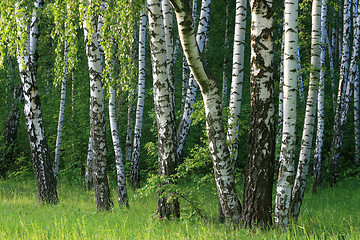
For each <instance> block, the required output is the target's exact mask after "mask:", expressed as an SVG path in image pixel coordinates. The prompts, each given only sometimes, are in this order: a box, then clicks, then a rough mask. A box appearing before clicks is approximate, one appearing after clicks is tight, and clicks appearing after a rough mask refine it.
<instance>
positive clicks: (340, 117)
mask: <svg viewBox="0 0 360 240" xmlns="http://www.w3.org/2000/svg"><path fill="white" fill-rule="evenodd" d="M359 9H360V8H359ZM359 9H358V12H357V13H358V16H357V21H356V23H355V26H354V33H355V34H354V41H353V49H352V56H351V64H350V68H349V76H348V84H347V85H346V90H345V92H344V100H343V104H342V108H341V109H338V108H339V106H338V107H337V109H336V110H337V111H336V114H335V122H334V136H333V139H332V143H331V146H332V155H331V159H330V169H329V182H330V185H331V186H333V185H335V184H336V183H337V181H338V171H339V157H340V154H341V147H342V142H343V138H344V131H345V127H346V123H347V116H348V114H349V108H350V104H351V100H352V99H351V98H352V94H353V88H354V82H355V78H356V76H357V69H358V54H359V40H360V39H359V38H360V37H359V35H360V34H359V33H360V31H359V25H360V12H359Z"/></svg>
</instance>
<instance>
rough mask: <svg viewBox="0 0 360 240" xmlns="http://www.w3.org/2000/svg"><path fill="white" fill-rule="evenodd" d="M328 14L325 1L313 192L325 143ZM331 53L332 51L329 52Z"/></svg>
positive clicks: (319, 183) (322, 11) (318, 184)
mask: <svg viewBox="0 0 360 240" xmlns="http://www.w3.org/2000/svg"><path fill="white" fill-rule="evenodd" d="M326 15H327V2H325V1H324V2H323V3H322V6H321V53H320V67H321V68H320V81H319V92H318V101H317V107H318V110H317V118H318V119H317V131H316V147H315V154H314V165H313V168H314V183H313V193H317V190H318V188H319V187H320V185H321V181H322V178H321V162H322V148H323V145H324V128H325V121H324V113H325V109H324V108H325V101H324V100H325V96H324V94H325V44H326ZM329 54H331V53H329Z"/></svg>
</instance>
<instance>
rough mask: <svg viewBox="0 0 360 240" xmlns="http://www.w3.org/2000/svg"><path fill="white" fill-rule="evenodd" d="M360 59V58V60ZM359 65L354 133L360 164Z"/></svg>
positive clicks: (356, 153)
mask: <svg viewBox="0 0 360 240" xmlns="http://www.w3.org/2000/svg"><path fill="white" fill-rule="evenodd" d="M358 61H359V60H358ZM359 78H360V76H359V67H357V73H356V77H355V82H354V128H355V130H354V132H355V133H354V135H355V164H356V165H357V166H359V164H360V112H359V110H360V109H359V107H360V88H359V81H360V80H359Z"/></svg>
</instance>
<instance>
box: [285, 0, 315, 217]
mask: <svg viewBox="0 0 360 240" xmlns="http://www.w3.org/2000/svg"><path fill="white" fill-rule="evenodd" d="M320 20H321V0H314V1H313V3H312V33H311V66H312V72H311V73H310V82H309V91H308V97H307V102H306V112H305V120H304V127H303V135H302V139H301V148H300V157H299V163H298V167H297V172H296V177H295V183H294V187H293V190H292V196H291V213H292V216H293V217H294V218H295V219H297V217H298V216H299V212H300V207H301V203H302V200H303V198H304V191H305V186H306V180H307V178H306V177H307V173H308V170H309V162H310V155H311V147H312V140H313V132H314V125H315V113H316V104H317V95H318V82H319V73H320V42H321V36H320V34H321V26H320V23H321V21H320Z"/></svg>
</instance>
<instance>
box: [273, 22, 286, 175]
mask: <svg viewBox="0 0 360 240" xmlns="http://www.w3.org/2000/svg"><path fill="white" fill-rule="evenodd" d="M282 29H283V34H282V40H281V54H280V79H279V108H278V122H277V130H276V142H275V144H276V145H275V156H276V158H275V168H274V169H275V172H278V169H279V166H280V152H281V140H282V135H283V121H284V46H285V25H283V28H282Z"/></svg>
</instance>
